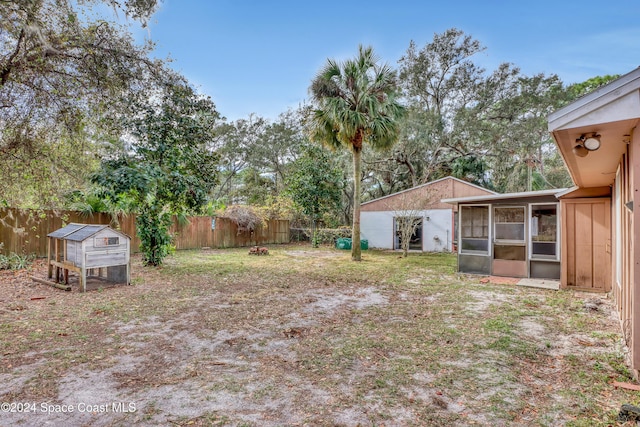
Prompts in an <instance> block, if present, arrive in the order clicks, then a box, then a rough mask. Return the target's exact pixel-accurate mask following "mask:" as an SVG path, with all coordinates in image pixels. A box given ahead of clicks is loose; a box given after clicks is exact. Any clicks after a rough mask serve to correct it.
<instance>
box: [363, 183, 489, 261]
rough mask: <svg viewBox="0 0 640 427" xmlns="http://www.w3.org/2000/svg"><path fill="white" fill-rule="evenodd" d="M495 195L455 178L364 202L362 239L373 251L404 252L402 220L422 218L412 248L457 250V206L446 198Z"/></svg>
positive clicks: (426, 250)
mask: <svg viewBox="0 0 640 427" xmlns="http://www.w3.org/2000/svg"><path fill="white" fill-rule="evenodd" d="M454 194H455V195H457V196H455V197H466V196H481V195H484V196H486V195H494V194H496V193H495V192H493V191H490V190H487V189H484V188H482V187H479V186H477V185H475V184H471V183H468V182H466V181H463V180H461V179H458V178H454V177H451V176H448V177H445V178H441V179H438V180H435V181H431V182H429V183H427V184H423V185H419V186H416V187H413V188H410V189H408V190H405V191H400V192H398V193H394V194H390V195H388V196H385V197H381V198H379V199H375V200H371V201H369V202H365V203H362V206H361V210H360V233H361V238H362V239H365V240H368V243H369V247H370V248H380V249H400V248H401V242H400V237H399V235H398V226H397V224H398V220H401V219H402V218H404V217H407V216H411V217H419V218H420V225H419V227H418V229H417V230H416V232H415V233H414V235H413V236H412V237H411V241H410V242H409V249H411V250H419V251H424V252H450V251H454V250H455V242H456V226H455V224H456V217H457V206H452V205H449V204H446V203H442V202H441V200H442V199H445V198H450V197H454V196H452V195H454Z"/></svg>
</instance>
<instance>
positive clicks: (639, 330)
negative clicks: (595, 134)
mask: <svg viewBox="0 0 640 427" xmlns="http://www.w3.org/2000/svg"><path fill="white" fill-rule="evenodd" d="M628 169H629V171H628V172H629V175H628V176H629V178H628V185H627V187H628V193H627V198H626V199H625V200H624V202H625V203H626V202H633V213H632V214H631V215H630V221H629V223H630V224H629V230H628V232H629V239H628V240H629V242H630V243H629V245H630V247H629V250H628V253H629V264H628V270H629V283H628V285H627V286H628V289H629V291H628V301H629V305H630V319H629V322H628V323H629V325H630V326H629V327H630V328H631V330H630V331H629V332H630V333H629V335H630V342H629V344H628V345H629V348H630V349H631V366H632V367H633V369H635V370H636V371H637V370H639V369H640V308H639V307H638V305H637V304H636V301H638V302H640V286H638V284H637V283H636V277H638V278H640V262H638V256H637V255H636V254H635V242H637V241H639V240H640V220H636V219H635V216H636V215H638V214H639V213H640V203H639V202H640V172H638V171H639V170H640V132H636V131H634V132H633V139H632V142H631V145H630V146H629V165H628ZM625 209H626V208H625ZM623 326H626V325H623Z"/></svg>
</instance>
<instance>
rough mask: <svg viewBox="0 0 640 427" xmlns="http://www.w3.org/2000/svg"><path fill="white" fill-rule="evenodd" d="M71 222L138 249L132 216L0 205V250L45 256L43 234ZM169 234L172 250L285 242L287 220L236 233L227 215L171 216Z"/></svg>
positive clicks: (7, 252)
mask: <svg viewBox="0 0 640 427" xmlns="http://www.w3.org/2000/svg"><path fill="white" fill-rule="evenodd" d="M72 222H76V223H83V224H111V226H112V227H113V228H117V229H119V230H120V231H122V232H123V233H125V234H127V235H128V236H130V237H131V250H132V251H133V252H138V248H139V247H140V239H139V238H138V236H137V234H136V217H135V215H128V216H125V217H119V218H118V221H117V222H115V221H112V218H111V215H109V214H105V213H94V214H92V215H85V214H82V213H80V212H75V211H65V210H30V209H15V208H0V242H2V243H3V244H4V246H3V247H2V248H1V249H0V253H4V254H5V255H6V254H9V253H11V252H15V253H17V254H35V255H36V256H38V257H44V256H46V255H47V234H49V233H51V232H52V231H55V230H57V229H59V228H61V227H63V226H64V225H65V224H69V223H72ZM171 233H172V234H173V235H174V245H175V246H176V249H199V248H203V247H210V248H233V247H242V246H251V245H266V244H279V243H288V242H289V221H288V220H269V221H267V222H266V223H265V225H264V226H262V227H260V228H258V229H257V230H256V231H255V232H254V233H251V234H249V233H247V232H241V233H238V226H237V225H236V224H235V223H234V222H233V221H231V220H230V219H228V218H220V217H210V216H194V217H189V223H188V224H186V225H180V224H178V221H177V220H176V219H174V222H173V226H172V227H171Z"/></svg>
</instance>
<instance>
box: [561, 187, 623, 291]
mask: <svg viewBox="0 0 640 427" xmlns="http://www.w3.org/2000/svg"><path fill="white" fill-rule="evenodd" d="M610 206H611V201H610V200H609V199H608V198H606V199H605V198H597V199H568V200H562V201H561V210H562V238H561V244H562V253H561V257H562V262H561V265H562V267H561V284H562V286H563V287H568V288H574V289H581V290H587V291H595V292H607V291H609V290H610V288H611V256H610V244H611V240H610V236H611V212H610V210H611V207H610Z"/></svg>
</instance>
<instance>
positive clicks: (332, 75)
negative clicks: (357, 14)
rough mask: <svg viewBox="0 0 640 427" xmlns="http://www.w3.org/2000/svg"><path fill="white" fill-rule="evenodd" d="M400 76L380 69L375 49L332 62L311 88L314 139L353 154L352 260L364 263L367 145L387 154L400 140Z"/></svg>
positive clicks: (383, 67)
mask: <svg viewBox="0 0 640 427" xmlns="http://www.w3.org/2000/svg"><path fill="white" fill-rule="evenodd" d="M397 88H398V86H397V83H396V73H395V71H394V70H393V69H392V68H390V67H389V66H388V65H386V64H384V65H379V64H378V58H377V57H376V56H375V55H374V53H373V49H372V48H371V47H366V48H365V47H363V46H359V48H358V56H357V57H356V58H355V59H352V60H347V61H344V62H343V63H338V62H336V61H334V60H331V59H329V60H328V61H327V64H326V65H325V66H324V67H323V68H322V69H321V70H320V72H319V73H318V75H317V76H316V77H315V78H314V80H313V82H312V83H311V88H310V92H311V95H312V98H313V101H314V102H315V104H316V106H317V107H318V108H317V109H316V110H313V113H312V117H311V139H312V140H314V141H319V142H322V143H324V144H325V145H328V146H330V147H332V148H339V147H348V148H349V149H350V150H351V153H352V154H353V181H354V185H353V232H352V236H351V237H352V240H353V244H352V246H351V248H352V249H351V259H352V260H354V261H360V260H361V259H362V257H361V250H360V191H361V190H360V180H361V176H360V175H361V166H360V165H361V159H362V149H363V146H364V144H365V143H366V144H369V145H371V146H372V147H373V148H376V149H382V148H387V147H390V146H391V145H393V144H394V143H395V142H396V141H397V139H398V134H399V119H400V117H401V116H402V115H403V113H404V108H403V107H402V106H401V105H400V104H399V103H398V102H397V95H398V90H397Z"/></svg>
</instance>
